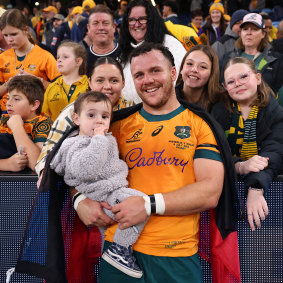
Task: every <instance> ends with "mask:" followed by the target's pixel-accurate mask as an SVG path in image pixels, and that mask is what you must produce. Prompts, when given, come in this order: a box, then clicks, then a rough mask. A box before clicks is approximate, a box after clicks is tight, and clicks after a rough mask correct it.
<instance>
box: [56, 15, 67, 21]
mask: <svg viewBox="0 0 283 283" xmlns="http://www.w3.org/2000/svg"><path fill="white" fill-rule="evenodd" d="M53 20H60V21H64V20H65V17H64V16H63V15H62V14H56V15H55V16H54V17H53Z"/></svg>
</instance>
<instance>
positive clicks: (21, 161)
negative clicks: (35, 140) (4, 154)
mask: <svg viewBox="0 0 283 283" xmlns="http://www.w3.org/2000/svg"><path fill="white" fill-rule="evenodd" d="M7 161H8V164H7V165H8V168H7V169H8V171H12V172H19V171H22V170H24V169H25V167H26V166H27V165H28V157H27V154H26V153H25V152H22V154H21V155H19V153H15V154H14V155H12V156H11V157H10V158H8V160H7Z"/></svg>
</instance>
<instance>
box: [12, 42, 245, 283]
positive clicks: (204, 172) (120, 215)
mask: <svg viewBox="0 0 283 283" xmlns="http://www.w3.org/2000/svg"><path fill="white" fill-rule="evenodd" d="M131 69H132V70H131V71H132V75H133V78H134V82H135V86H136V89H137V91H138V93H139V95H140V96H141V98H142V100H143V103H141V104H139V105H135V106H133V107H131V108H127V109H125V110H121V111H116V112H115V114H114V118H113V119H114V121H113V124H112V126H111V131H112V133H113V135H114V136H115V137H116V139H117V142H118V146H119V151H120V154H121V157H122V159H124V160H125V161H126V162H127V165H128V167H129V176H128V181H129V187H131V188H134V189H138V190H140V191H142V192H144V193H145V194H146V196H144V197H130V198H128V199H126V200H125V201H123V202H121V203H119V204H117V205H115V206H113V207H110V206H109V205H108V204H106V203H98V202H95V201H92V200H90V199H88V198H85V197H80V198H76V199H75V198H74V204H75V205H76V207H77V214H78V216H79V218H80V219H81V220H82V222H83V223H84V224H85V225H87V226H93V225H96V226H108V225H111V226H109V228H108V229H107V231H106V234H105V242H104V249H107V248H108V246H109V244H110V243H111V241H112V237H113V235H114V232H115V229H116V227H117V223H115V221H113V220H111V219H110V218H109V217H108V216H107V215H106V214H105V213H104V211H103V209H102V208H106V209H111V210H112V211H113V212H114V213H115V218H116V220H117V222H119V225H120V228H121V229H123V228H127V227H130V226H133V225H137V224H138V223H140V222H142V221H144V220H145V219H146V218H147V217H148V218H149V220H148V222H147V224H146V226H145V228H144V230H143V231H142V233H141V235H140V237H139V239H138V241H137V242H136V243H135V244H134V245H133V250H134V254H135V257H136V258H137V264H138V265H139V267H140V268H141V269H142V271H143V276H142V278H140V279H137V278H133V277H129V276H127V275H125V274H124V273H122V272H121V271H120V270H118V269H116V268H113V267H112V266H111V265H109V264H108V263H107V262H106V261H104V260H103V259H102V260H101V264H100V275H99V276H100V278H99V282H102V283H104V282H107V283H108V282H123V283H125V282H139V283H140V282H142V283H145V282H146V283H152V282H158V283H159V282H166V281H167V282H170V283H171V282H178V283H182V282H186V283H188V282H193V283H198V282H202V272H201V266H200V261H199V255H198V254H200V255H201V256H202V257H204V258H206V259H208V260H209V262H210V266H211V272H212V278H213V282H221V283H222V282H223V283H228V282H229V280H230V278H233V279H234V281H233V282H240V266H239V257H238V245H237V230H236V229H237V222H236V220H237V219H236V217H235V212H236V209H235V208H236V207H235V205H234V204H235V199H236V198H237V193H236V191H235V181H236V179H235V176H236V174H235V166H234V163H233V160H232V155H231V152H230V149H229V145H228V142H227V139H226V137H225V135H224V132H223V130H222V129H221V127H220V126H219V125H218V124H215V122H213V120H212V118H211V117H210V115H209V114H208V113H206V112H205V111H203V110H202V109H201V108H199V107H197V106H194V105H191V104H188V103H186V102H185V101H181V100H180V101H178V100H177V98H176V95H175V90H174V80H175V78H176V70H175V67H174V59H173V57H172V54H171V53H170V52H169V51H168V49H166V48H165V47H164V46H163V45H160V44H154V43H144V44H143V45H141V46H139V47H137V48H135V50H134V51H133V53H132V55H131ZM59 146H60V142H59V143H58V146H57V149H58V148H59ZM55 153H56V148H55V149H54V151H52V153H51V154H50V156H49V157H50V158H48V160H49V161H50V160H52V154H53V155H54V154H55ZM49 161H47V167H46V170H45V171H44V172H46V174H45V176H44V178H45V179H46V180H48V178H49V180H55V181H54V182H55V183H56V182H57V181H56V176H54V172H53V173H52V172H51V169H50V167H49V166H48V162H49ZM224 170H225V174H224ZM57 179H58V178H57ZM54 182H53V183H54ZM42 183H43V184H45V185H44V186H43V187H42V188H41V189H40V191H42V193H43V194H44V193H45V192H46V191H50V193H49V194H48V196H49V198H50V199H49V201H50V202H48V203H47V204H48V210H49V213H48V215H47V214H46V217H47V218H49V216H52V215H53V216H54V215H55V216H56V215H57V217H52V218H50V219H49V220H48V221H47V222H48V223H49V226H50V227H52V229H48V235H47V237H46V240H48V243H49V244H48V249H47V250H46V249H44V251H42V250H39V252H43V254H44V253H46V251H49V256H50V257H49V260H48V262H47V264H46V265H44V266H41V269H40V272H39V273H40V275H41V276H43V274H45V275H44V276H45V277H46V278H47V277H49V278H53V279H52V280H53V281H56V280H57V281H58V278H59V277H60V278H65V265H64V262H65V256H64V252H63V251H64V247H63V244H64V243H63V240H62V239H63V237H62V234H63V231H62V229H61V228H60V225H58V221H59V220H58V219H61V217H66V216H63V215H60V214H58V213H59V212H60V209H61V207H62V205H63V204H62V203H60V201H58V199H60V197H59V196H58V190H57V186H56V184H55V183H54V184H50V182H47V181H43V182H42ZM40 194H41V193H40ZM74 194H75V189H73V190H71V195H72V196H74ZM39 199H40V198H39ZM38 208H40V209H41V208H43V209H44V211H45V209H46V207H45V206H43V205H42V203H41V202H39V203H38ZM208 209H209V221H207V222H203V221H201V223H205V224H202V225H199V224H200V212H201V211H204V210H208ZM37 211H38V210H34V211H33V213H35V215H36V213H37ZM204 215H207V214H202V215H201V218H202V219H203V217H204ZM206 220H207V219H206ZM49 221H50V222H49ZM37 224H38V225H39V226H40V227H39V229H42V225H41V222H39V221H38V223H37ZM199 226H200V227H201V229H199ZM31 228H32V231H35V229H34V226H33V225H32V226H31ZM208 230H209V231H208ZM36 231H37V230H36ZM90 231H92V229H91V230H90ZM78 232H80V231H78ZM60 235H61V236H60ZM78 237H79V236H78ZM89 237H91V238H92V240H95V238H96V237H97V235H96V236H95V235H93V234H91V233H90V234H89ZM27 239H29V238H27ZM51 239H52V240H51ZM78 239H79V238H78ZM81 242H83V241H80V240H78V241H76V242H74V244H75V245H76V246H77V248H78V249H80V250H83V251H85V252H86V251H87V253H89V254H92V253H94V250H93V249H92V248H91V246H84V245H82V244H81ZM204 242H205V243H206V245H204ZM42 246H43V247H45V245H42ZM207 246H209V247H211V249H210V250H208V248H207ZM58 247H61V248H58ZM203 248H204V249H203ZM50 249H51V250H52V252H50V251H51V250H50ZM28 251H29V250H27V253H28ZM31 252H33V250H31ZM25 260H26V257H25ZM54 261H56V262H60V263H61V264H60V265H59V264H58V265H57V264H56V265H54ZM80 261H83V257H82V258H81V259H80ZM23 263H24V266H22V269H20V268H21V263H18V264H17V270H25V269H26V268H27V267H28V268H30V270H31V271H32V272H33V273H34V274H39V273H38V270H39V269H38V266H39V264H38V263H36V264H35V263H34V262H30V263H29V265H27V262H26V261H24V262H23ZM117 264H119V258H118V257H117ZM93 267H94V266H87V271H89V272H92V271H94V268H93ZM51 271H52V272H51ZM50 281H51V279H50ZM57 281H56V282H57ZM61 281H62V280H61ZM61 281H60V282H61ZM58 282H59V281H58Z"/></svg>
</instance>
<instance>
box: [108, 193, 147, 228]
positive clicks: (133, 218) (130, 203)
mask: <svg viewBox="0 0 283 283" xmlns="http://www.w3.org/2000/svg"><path fill="white" fill-rule="evenodd" d="M144 202H145V201H144V199H143V197H134V196H133V197H129V198H127V199H125V200H123V201H122V202H121V203H119V204H116V205H114V206H113V207H112V212H113V213H114V214H115V219H116V220H117V221H118V222H119V228H120V229H121V230H123V229H126V228H129V227H131V226H133V225H137V224H139V223H142V222H144V221H145V220H146V219H147V214H146V211H145V207H144Z"/></svg>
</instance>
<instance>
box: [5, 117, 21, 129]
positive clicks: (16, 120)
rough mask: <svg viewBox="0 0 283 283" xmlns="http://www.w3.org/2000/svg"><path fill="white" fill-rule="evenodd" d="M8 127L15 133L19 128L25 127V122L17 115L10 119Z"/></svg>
mask: <svg viewBox="0 0 283 283" xmlns="http://www.w3.org/2000/svg"><path fill="white" fill-rule="evenodd" d="M7 125H8V127H9V128H10V129H11V130H12V131H14V130H15V129H16V128H17V127H19V126H21V127H23V125H24V121H23V119H22V117H21V116H20V115H19V114H16V115H12V116H11V117H10V118H9V120H8V122H7Z"/></svg>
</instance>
